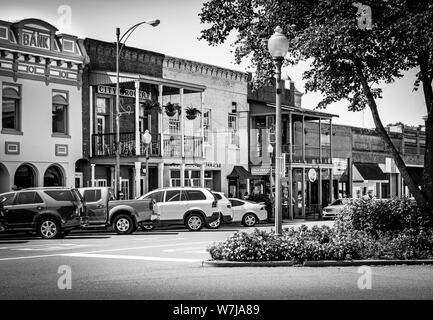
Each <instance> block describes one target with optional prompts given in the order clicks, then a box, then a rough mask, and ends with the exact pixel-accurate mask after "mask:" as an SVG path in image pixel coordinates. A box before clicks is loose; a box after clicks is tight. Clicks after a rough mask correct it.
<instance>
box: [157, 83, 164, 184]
mask: <svg viewBox="0 0 433 320" xmlns="http://www.w3.org/2000/svg"><path fill="white" fill-rule="evenodd" d="M163 90H164V86H163V85H162V84H160V85H158V102H159V105H160V106H161V108H162V103H163V102H162V93H163ZM163 112H164V111H163ZM163 112H161V114H159V113H158V134H159V135H160V136H161V139H160V140H161V141H160V149H159V150H160V154H161V157H163V156H164V130H163V127H162V125H163V123H164V122H163V117H164V113H163ZM163 169H164V167H163ZM161 185H162V184H161Z"/></svg>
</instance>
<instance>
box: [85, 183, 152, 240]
mask: <svg viewBox="0 0 433 320" xmlns="http://www.w3.org/2000/svg"><path fill="white" fill-rule="evenodd" d="M78 191H79V192H80V193H81V195H82V196H83V199H84V202H85V206H86V213H87V217H88V223H87V224H86V225H84V226H82V227H83V228H95V227H96V228H97V227H109V226H112V227H113V229H114V230H115V231H116V232H117V233H118V234H131V233H133V232H134V231H136V230H137V228H138V226H140V227H144V226H149V225H153V224H155V223H158V222H159V213H158V208H157V206H156V202H155V200H153V199H145V200H116V198H115V196H114V192H113V190H112V189H111V188H110V187H87V188H78Z"/></svg>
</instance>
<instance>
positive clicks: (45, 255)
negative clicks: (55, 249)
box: [0, 254, 59, 261]
mask: <svg viewBox="0 0 433 320" xmlns="http://www.w3.org/2000/svg"><path fill="white" fill-rule="evenodd" d="M58 256H59V254H44V255H39V256H27V257H12V258H0V261H10V260H22V259H36V258H48V257H58Z"/></svg>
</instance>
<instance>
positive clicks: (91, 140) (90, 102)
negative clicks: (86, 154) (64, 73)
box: [89, 86, 95, 158]
mask: <svg viewBox="0 0 433 320" xmlns="http://www.w3.org/2000/svg"><path fill="white" fill-rule="evenodd" d="M94 117H95V114H94V111H93V86H90V87H89V121H90V128H89V129H90V130H89V147H90V150H89V151H90V158H91V157H93V133H94V130H93V129H94V128H93V118H94Z"/></svg>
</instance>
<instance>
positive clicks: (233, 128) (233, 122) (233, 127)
mask: <svg viewBox="0 0 433 320" xmlns="http://www.w3.org/2000/svg"><path fill="white" fill-rule="evenodd" d="M228 129H229V143H230V144H231V145H233V146H236V147H237V148H239V132H238V116H237V115H236V114H232V113H229V117H228Z"/></svg>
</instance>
